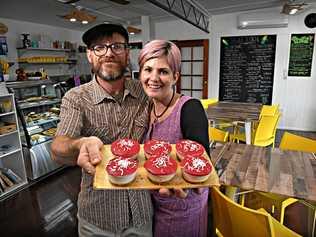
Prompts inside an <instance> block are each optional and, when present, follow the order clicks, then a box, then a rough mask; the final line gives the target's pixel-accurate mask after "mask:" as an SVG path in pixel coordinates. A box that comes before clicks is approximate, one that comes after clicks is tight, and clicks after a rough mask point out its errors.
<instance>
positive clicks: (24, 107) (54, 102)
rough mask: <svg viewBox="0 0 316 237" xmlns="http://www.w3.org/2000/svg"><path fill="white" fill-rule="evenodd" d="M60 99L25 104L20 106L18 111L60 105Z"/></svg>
mask: <svg viewBox="0 0 316 237" xmlns="http://www.w3.org/2000/svg"><path fill="white" fill-rule="evenodd" d="M60 102H61V100H60V99H55V100H51V101H40V102H25V103H21V104H20V106H19V107H20V109H29V108H34V107H39V106H46V105H53V104H57V103H60Z"/></svg>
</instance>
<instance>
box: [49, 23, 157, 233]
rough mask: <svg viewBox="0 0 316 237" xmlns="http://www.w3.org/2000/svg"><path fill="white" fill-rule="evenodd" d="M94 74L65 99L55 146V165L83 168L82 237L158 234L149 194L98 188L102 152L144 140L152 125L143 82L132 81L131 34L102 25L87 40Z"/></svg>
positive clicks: (80, 217)
mask: <svg viewBox="0 0 316 237" xmlns="http://www.w3.org/2000/svg"><path fill="white" fill-rule="evenodd" d="M82 40H83V42H84V43H85V44H86V45H87V57H88V61H89V63H90V64H91V68H92V71H93V73H94V77H93V80H92V81H91V82H89V83H86V84H84V85H81V86H79V87H76V88H73V89H71V90H70V91H68V92H67V93H66V95H65V96H64V97H63V101H62V105H61V113H60V119H61V121H60V123H59V124H58V129H57V134H56V137H55V139H54V141H53V144H52V157H53V159H54V160H55V161H57V162H59V163H62V164H68V165H79V166H80V167H82V181H81V191H80V193H79V198H78V221H79V227H78V229H79V236H152V228H151V225H152V221H151V218H152V204H151V199H150V194H149V192H148V191H133V190H123V191H122V190H120V191H118V190H101V191H100V190H98V191H96V190H93V187H92V182H93V174H94V172H95V165H96V164H98V163H99V162H100V161H101V159H102V158H101V156H100V148H101V147H102V146H103V144H110V143H112V142H113V141H115V140H116V139H118V138H125V137H128V138H133V139H137V140H140V139H141V138H142V136H143V134H144V132H145V129H146V126H147V123H148V99H147V97H146V96H145V94H144V92H143V90H142V88H141V85H140V83H139V82H138V81H137V80H126V79H125V76H124V73H125V70H126V67H127V63H128V59H129V50H128V33H127V31H126V30H125V28H124V27H122V26H121V25H115V24H101V25H97V26H95V27H93V28H91V29H89V30H88V31H86V32H85V33H84V34H83V36H82Z"/></svg>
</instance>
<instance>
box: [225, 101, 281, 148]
mask: <svg viewBox="0 0 316 237" xmlns="http://www.w3.org/2000/svg"><path fill="white" fill-rule="evenodd" d="M278 114H279V105H278V104H276V105H263V106H262V108H261V111H260V115H259V121H258V122H254V123H252V137H254V135H255V133H256V130H257V127H258V125H259V122H260V119H261V118H262V117H263V116H277V115H278ZM243 126H244V123H243V122H237V123H235V127H234V131H233V134H232V135H231V137H230V140H231V141H237V142H239V141H244V142H245V141H246V136H245V134H244V133H243V132H242V130H243ZM252 143H253V141H252Z"/></svg>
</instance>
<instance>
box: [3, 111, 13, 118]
mask: <svg viewBox="0 0 316 237" xmlns="http://www.w3.org/2000/svg"><path fill="white" fill-rule="evenodd" d="M13 114H14V112H13V111H11V112H7V113H2V114H0V117H3V116H6V115H13Z"/></svg>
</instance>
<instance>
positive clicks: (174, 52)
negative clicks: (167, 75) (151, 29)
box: [138, 40, 181, 73]
mask: <svg viewBox="0 0 316 237" xmlns="http://www.w3.org/2000/svg"><path fill="white" fill-rule="evenodd" d="M163 56H165V57H166V58H167V62H168V65H169V67H170V69H171V70H172V72H173V73H176V72H180V67H181V53H180V50H179V48H178V47H177V46H176V45H175V44H174V43H172V42H170V41H167V40H152V41H150V42H148V43H147V44H146V45H145V46H144V48H143V49H142V50H141V51H140V54H139V56H138V64H139V67H140V71H141V70H142V68H143V66H144V64H145V62H147V61H148V60H150V59H153V58H160V57H163Z"/></svg>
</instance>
